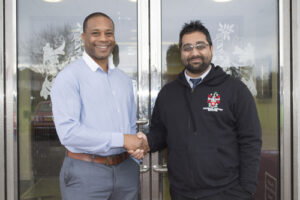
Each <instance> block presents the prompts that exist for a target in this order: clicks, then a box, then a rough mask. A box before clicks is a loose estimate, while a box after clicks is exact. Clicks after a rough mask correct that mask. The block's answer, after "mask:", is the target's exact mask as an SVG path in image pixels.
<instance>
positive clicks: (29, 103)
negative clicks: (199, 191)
mask: <svg viewBox="0 0 300 200" xmlns="http://www.w3.org/2000/svg"><path fill="white" fill-rule="evenodd" d="M278 7H279V5H278V2H277V1H275V2H274V1H271V0H263V1H261V0H246V1H242V2H240V1H230V0H227V1H221V0H203V1H197V0H178V1H172V0H151V1H149V0H138V1H136V0H116V1H109V0H88V1H80V0H72V1H63V0H56V1H53V0H52V1H50V0H43V1H42V0H27V1H21V0H17V8H18V9H17V22H18V24H17V30H18V32H17V33H18V34H17V44H18V46H17V55H18V56H17V62H18V65H17V69H18V72H17V73H18V76H17V84H18V85H17V87H18V105H17V106H18V107H17V110H18V116H17V119H18V139H19V140H18V141H19V142H18V149H19V161H18V162H19V178H18V183H19V190H20V191H19V199H22V200H23V199H24V200H25V199H61V198H60V191H59V185H58V175H59V170H60V167H61V163H62V160H63V158H64V155H65V150H64V148H63V147H62V146H61V145H60V143H59V141H58V138H57V135H56V131H55V128H54V124H53V118H52V113H51V101H50V98H49V92H50V89H51V85H52V82H53V80H54V79H55V76H56V75H57V73H58V72H59V71H60V70H62V69H63V67H64V66H65V65H66V64H68V63H69V62H71V61H73V60H74V59H76V58H78V57H80V56H81V54H82V50H83V47H82V44H81V40H80V34H81V31H82V21H83V19H84V17H85V16H86V15H88V14H89V13H91V12H95V11H103V12H105V13H107V14H108V15H109V16H111V17H112V19H113V20H114V22H115V27H116V41H117V43H118V46H119V51H117V52H114V55H113V56H114V62H115V64H117V65H118V67H119V68H121V69H122V70H123V71H125V72H126V73H127V74H128V75H129V76H130V77H131V79H132V81H133V84H134V86H135V96H136V102H137V108H138V113H137V119H138V120H137V122H138V125H139V129H140V130H142V131H144V132H148V131H149V129H148V125H149V124H148V123H147V122H148V119H150V118H151V111H152V109H153V106H154V103H155V99H156V97H157V94H158V92H159V90H160V89H161V87H163V85H165V84H166V83H168V82H170V81H172V80H174V79H175V78H176V76H177V74H178V73H179V72H180V71H182V70H183V66H182V64H181V62H180V52H179V48H178V40H179V32H180V30H181V27H182V26H183V24H184V23H185V22H189V21H190V20H195V19H199V20H201V21H202V22H203V23H204V25H205V26H207V28H208V29H209V30H210V33H211V36H212V39H213V45H214V58H213V63H214V64H216V65H220V66H221V67H223V68H224V69H225V70H226V71H227V73H229V74H232V75H233V76H236V77H237V78H239V79H241V80H242V81H243V82H244V83H245V84H246V85H247V86H248V87H249V89H250V91H251V92H252V94H253V96H254V97H255V101H256V103H257V108H258V112H259V116H260V120H261V124H262V128H263V152H262V155H261V166H260V172H259V176H258V187H257V194H256V200H262V199H280V196H279V192H280V184H279V183H280V176H279V174H280V173H279V171H280V169H279V166H280V163H279V126H280V125H279V114H278V113H279V102H278V94H279V88H278V85H279V80H278V69H279V63H278V61H279V58H278V52H279V45H278V43H279V42H278V41H279V35H278V32H279V31H278V29H279V27H278V26H279V22H278ZM79 11H80V12H79ZM149 16H150V17H149ZM15 117H16V116H14V119H15ZM0 153H1V151H0ZM166 153H167V150H164V151H162V152H158V153H154V154H150V155H149V154H148V155H147V156H146V158H145V159H144V161H143V163H142V165H141V193H140V199H142V200H148V199H149V200H169V199H170V195H169V182H168V178H167V168H166V167H167V156H166ZM0 186H1V185H0ZM0 189H1V188H0Z"/></svg>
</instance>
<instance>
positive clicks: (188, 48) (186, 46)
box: [182, 44, 194, 51]
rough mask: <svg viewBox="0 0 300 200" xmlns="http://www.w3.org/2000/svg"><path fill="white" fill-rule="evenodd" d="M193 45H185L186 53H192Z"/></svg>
mask: <svg viewBox="0 0 300 200" xmlns="http://www.w3.org/2000/svg"><path fill="white" fill-rule="evenodd" d="M193 48H194V47H193V45H191V44H185V45H183V48H182V49H183V50H184V51H192V50H193Z"/></svg>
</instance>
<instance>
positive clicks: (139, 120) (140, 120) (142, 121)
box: [136, 118, 149, 126]
mask: <svg viewBox="0 0 300 200" xmlns="http://www.w3.org/2000/svg"><path fill="white" fill-rule="evenodd" d="M148 122H149V120H148V119H145V118H144V119H138V120H136V124H137V125H138V126H142V125H145V124H148Z"/></svg>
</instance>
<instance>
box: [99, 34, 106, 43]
mask: <svg viewBox="0 0 300 200" xmlns="http://www.w3.org/2000/svg"><path fill="white" fill-rule="evenodd" d="M98 41H104V42H105V41H107V36H106V35H105V34H100V36H99V37H98Z"/></svg>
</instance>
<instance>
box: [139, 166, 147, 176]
mask: <svg viewBox="0 0 300 200" xmlns="http://www.w3.org/2000/svg"><path fill="white" fill-rule="evenodd" d="M148 171H149V167H148V166H147V165H140V173H141V174H143V173H146V172H148Z"/></svg>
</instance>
